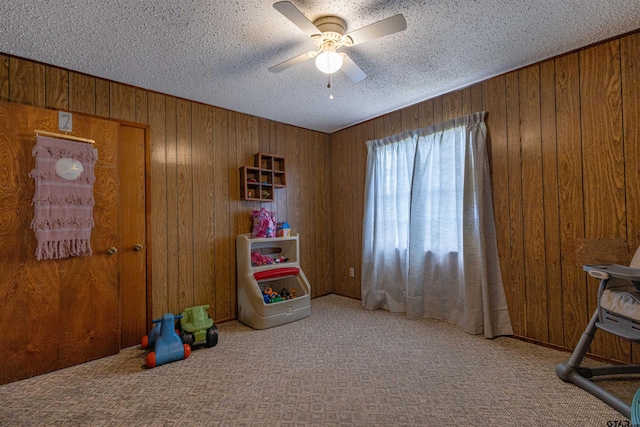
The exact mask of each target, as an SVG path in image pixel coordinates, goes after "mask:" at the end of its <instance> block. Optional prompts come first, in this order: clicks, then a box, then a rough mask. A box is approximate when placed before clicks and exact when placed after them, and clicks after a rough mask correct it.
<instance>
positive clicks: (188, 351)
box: [182, 344, 191, 359]
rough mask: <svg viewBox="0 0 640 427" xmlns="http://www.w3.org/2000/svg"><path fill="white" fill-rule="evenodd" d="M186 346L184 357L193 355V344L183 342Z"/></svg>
mask: <svg viewBox="0 0 640 427" xmlns="http://www.w3.org/2000/svg"><path fill="white" fill-rule="evenodd" d="M182 346H183V347H184V358H185V359H186V358H187V357H189V356H191V346H190V345H189V344H182Z"/></svg>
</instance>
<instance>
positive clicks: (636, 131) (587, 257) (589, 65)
mask: <svg viewBox="0 0 640 427" xmlns="http://www.w3.org/2000/svg"><path fill="white" fill-rule="evenodd" d="M479 110H484V111H486V112H487V113H488V116H487V128H488V133H489V151H490V153H489V154H490V159H491V168H492V170H491V174H492V187H493V199H494V209H495V219H496V228H497V234H498V250H499V254H500V261H501V269H502V274H503V280H504V285H505V288H506V294H507V299H508V304H509V311H510V314H511V319H512V323H513V327H514V331H515V333H516V334H517V335H519V336H523V337H528V338H531V339H534V340H537V341H541V342H545V343H550V344H554V345H557V346H562V347H568V348H573V347H574V346H575V345H576V343H577V341H578V339H579V338H580V335H581V333H582V331H583V330H584V328H585V326H586V324H587V322H588V320H589V317H590V315H591V314H592V313H593V310H594V309H595V306H596V295H597V281H596V280H595V279H588V278H587V275H586V274H585V273H584V272H583V271H582V268H581V266H582V264H584V263H598V262H617V263H622V264H628V263H629V261H630V258H631V256H632V255H633V253H634V251H635V249H636V248H637V247H638V245H640V168H639V166H638V165H639V164H640V146H639V144H640V33H635V34H631V35H626V36H623V37H620V38H617V39H614V40H610V41H607V42H604V43H600V44H598V45H595V46H591V47H588V48H584V49H582V50H580V51H577V52H573V53H569V54H566V55H563V56H560V57H557V58H554V59H551V60H548V61H544V62H541V63H538V64H534V65H532V66H529V67H526V68H523V69H520V70H517V71H513V72H510V73H508V74H505V75H501V76H498V77H495V78H491V79H489V80H486V81H483V82H480V83H478V84H475V85H473V86H471V87H469V88H466V89H462V90H458V91H455V92H451V93H447V94H445V95H442V96H439V97H436V98H433V99H430V100H427V101H424V102H422V103H420V104H417V105H413V106H411V107H408V108H405V109H403V110H399V111H395V112H392V113H390V114H387V115H385V116H382V117H379V118H376V119H374V120H371V121H368V122H366V123H362V124H360V125H357V126H354V127H351V128H348V129H345V130H342V131H340V132H336V133H334V134H332V135H331V154H332V159H331V161H332V167H333V169H332V170H333V177H332V180H331V182H332V196H333V222H334V229H335V230H337V231H338V232H337V233H336V236H337V237H336V245H335V251H334V256H333V263H334V275H333V283H334V291H335V292H336V293H339V294H343V295H347V296H351V297H355V298H360V269H361V262H360V260H361V253H362V247H361V246H362V245H361V241H362V215H363V208H362V207H363V203H364V202H363V196H362V191H363V185H364V176H365V168H366V147H365V144H364V143H365V142H366V141H367V140H370V139H377V138H381V137H384V136H388V135H392V134H395V133H398V132H401V131H404V130H409V129H415V128H420V127H424V126H428V125H431V124H433V123H437V122H441V121H446V120H449V119H451V118H454V117H457V116H462V115H465V114H469V113H472V112H475V111H479ZM350 267H354V268H355V271H356V276H355V277H349V268H350ZM597 337H598V339H597V342H596V343H595V345H594V346H593V347H592V350H594V352H595V353H596V354H599V355H601V356H605V357H609V358H615V359H619V360H624V361H630V360H632V359H633V360H634V361H635V362H636V363H637V362H638V361H639V360H640V353H637V352H636V351H635V349H633V350H632V348H631V346H630V345H629V343H626V342H623V341H620V340H618V339H614V338H610V337H607V336H606V335H605V334H603V333H600V334H597Z"/></svg>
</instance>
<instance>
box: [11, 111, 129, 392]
mask: <svg viewBox="0 0 640 427" xmlns="http://www.w3.org/2000/svg"><path fill="white" fill-rule="evenodd" d="M118 128H119V125H118V123H115V122H111V121H107V120H102V119H97V118H93V117H86V116H81V115H76V114H74V116H73V134H74V135H77V136H82V137H85V138H92V139H95V140H96V145H95V146H96V148H97V149H98V157H99V160H98V163H97V164H96V167H95V175H96V181H95V183H94V189H93V193H94V198H95V206H94V208H93V216H94V220H95V227H94V229H93V230H92V233H91V247H92V250H93V255H92V256H87V257H74V258H66V259H62V260H43V261H37V260H36V258H35V256H34V253H35V247H36V240H35V237H34V233H33V230H32V229H31V228H30V224H31V220H32V218H33V207H32V205H31V200H32V198H33V195H34V191H35V185H34V180H33V178H31V177H30V176H29V172H30V171H31V169H33V167H34V165H35V161H34V159H33V156H32V153H31V150H32V147H33V145H34V144H35V134H34V130H35V129H40V130H48V131H53V132H56V131H57V129H58V112H57V111H52V110H45V109H41V108H36V107H30V106H25V105H20V104H11V103H7V102H0V328H1V329H2V333H0V384H2V383H7V382H10V381H14V380H17V379H21V378H26V377H29V376H33V375H36V374H40V373H44V372H49V371H52V370H54V369H60V368H63V367H66V366H71V365H74V364H77V363H81V362H86V361H89V360H93V359H97V358H99V357H103V356H107V355H110V354H115V353H117V352H118V351H119V349H120V325H119V300H118V257H117V256H109V255H107V253H106V251H107V249H108V248H109V247H111V246H117V245H118V228H119V225H118V185H117V182H118V180H117V173H118V171H117V168H116V167H115V165H116V164H117V156H118V152H117V148H118Z"/></svg>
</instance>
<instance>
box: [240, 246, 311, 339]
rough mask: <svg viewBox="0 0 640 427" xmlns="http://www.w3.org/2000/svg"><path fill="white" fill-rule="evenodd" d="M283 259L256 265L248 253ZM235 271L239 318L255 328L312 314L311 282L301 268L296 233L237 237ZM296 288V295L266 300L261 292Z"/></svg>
mask: <svg viewBox="0 0 640 427" xmlns="http://www.w3.org/2000/svg"><path fill="white" fill-rule="evenodd" d="M256 251H257V252H259V253H261V254H262V255H263V256H265V257H269V258H271V259H274V260H275V259H280V258H285V259H286V261H282V262H279V263H275V262H274V263H273V264H264V265H256V264H254V263H252V261H251V253H252V252H256ZM236 255H237V270H238V320H240V322H242V323H244V324H245V325H247V326H250V327H252V328H254V329H267V328H272V327H274V326H279V325H283V324H285V323H289V322H293V321H296V320H300V319H303V318H305V317H308V316H309V315H311V304H310V300H311V285H310V284H309V281H308V280H307V277H306V276H305V274H304V272H303V271H302V269H301V268H300V246H299V236H298V235H297V234H296V235H293V236H289V237H274V238H266V239H253V238H252V237H251V234H240V235H238V236H237V237H236ZM267 288H271V289H272V290H273V291H275V292H280V290H281V289H287V290H289V291H291V289H295V293H296V296H295V298H291V299H286V300H282V301H278V302H270V303H266V302H265V300H264V294H263V293H264V291H265V289H267Z"/></svg>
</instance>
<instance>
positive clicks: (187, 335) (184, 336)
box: [180, 331, 196, 346]
mask: <svg viewBox="0 0 640 427" xmlns="http://www.w3.org/2000/svg"><path fill="white" fill-rule="evenodd" d="M180 339H181V340H182V343H183V344H189V345H190V346H192V345H193V343H194V342H196V337H195V336H194V335H193V334H192V333H191V332H187V331H182V332H180Z"/></svg>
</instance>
